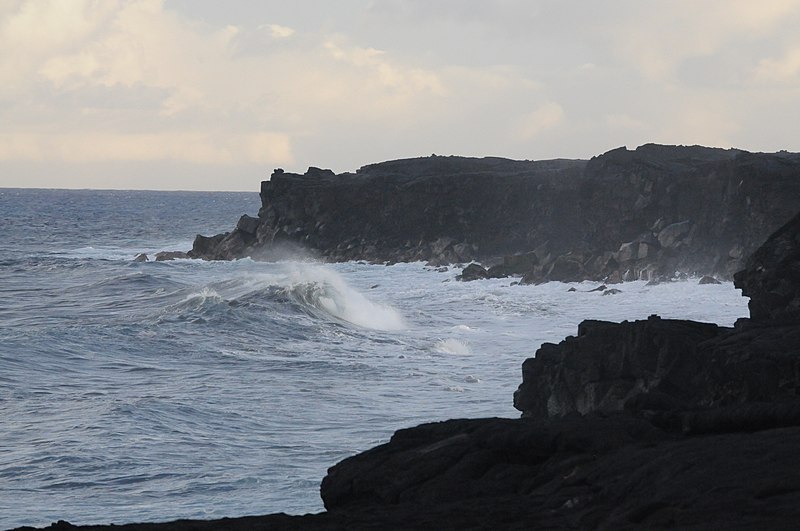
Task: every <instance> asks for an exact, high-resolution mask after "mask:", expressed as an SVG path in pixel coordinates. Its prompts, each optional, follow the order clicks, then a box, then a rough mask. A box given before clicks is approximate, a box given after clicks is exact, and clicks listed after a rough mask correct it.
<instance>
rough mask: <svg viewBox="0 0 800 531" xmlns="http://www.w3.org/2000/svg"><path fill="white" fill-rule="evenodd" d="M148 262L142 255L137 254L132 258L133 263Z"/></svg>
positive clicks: (145, 256) (144, 255)
mask: <svg viewBox="0 0 800 531" xmlns="http://www.w3.org/2000/svg"><path fill="white" fill-rule="evenodd" d="M148 260H150V259H149V258H148V257H147V255H146V254H144V253H139V254H137V255H136V256H135V257H134V258H133V261H134V262H147V261H148Z"/></svg>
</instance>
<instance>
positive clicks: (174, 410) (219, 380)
mask: <svg viewBox="0 0 800 531" xmlns="http://www.w3.org/2000/svg"><path fill="white" fill-rule="evenodd" d="M258 208H259V199H258V195H257V194H254V193H188V192H119V191H86V190H84V191H63V190H18V189H0V528H9V527H15V526H21V525H46V524H49V523H50V522H53V521H55V520H58V519H65V520H68V521H70V522H72V523H75V524H101V523H118V524H119V523H125V522H132V521H164V520H172V519H177V518H217V517H224V516H242V515H249V514H266V513H270V512H280V511H283V512H288V513H296V514H301V513H306V512H316V511H320V510H322V509H323V506H322V502H321V500H320V497H319V483H320V481H321V479H322V477H323V476H324V475H325V473H326V469H327V468H328V467H329V466H332V465H333V464H335V463H336V462H337V461H339V460H341V459H343V458H345V457H347V456H349V455H352V454H354V453H356V452H359V451H362V450H366V449H368V448H370V447H373V446H375V445H378V444H381V443H383V442H386V441H387V440H388V439H389V437H390V436H391V434H392V433H393V432H394V431H395V430H397V429H400V428H405V427H409V426H413V425H416V424H419V423H423V422H429V421H437V420H443V419H448V418H463V417H485V416H499V417H517V416H518V415H519V412H518V411H516V410H515V409H514V408H513V407H512V393H513V391H514V389H515V388H516V387H517V386H518V385H519V383H520V381H521V375H520V367H521V364H522V362H523V361H524V360H525V359H526V358H528V357H531V356H532V355H533V354H534V352H535V351H536V349H537V348H538V347H539V346H540V345H541V344H542V343H543V342H547V341H549V342H558V341H560V340H561V339H563V338H564V337H565V336H567V335H571V334H575V332H576V328H577V325H578V323H579V322H580V321H581V320H583V319H588V318H593V319H607V320H614V321H620V320H625V319H628V320H631V319H642V318H646V317H647V316H648V315H650V314H654V313H655V314H659V315H661V316H662V317H665V318H686V319H695V320H699V321H708V322H715V323H719V324H722V325H731V324H733V322H734V321H735V320H736V319H737V318H739V317H742V316H746V315H747V306H746V303H747V300H746V299H745V298H743V297H741V294H740V292H739V291H738V290H736V289H734V287H733V285H732V284H730V283H724V284H721V285H702V286H701V285H698V284H697V279H689V280H687V281H683V282H676V283H670V284H663V285H657V286H646V285H645V284H644V283H643V282H631V283H626V284H623V285H621V286H617V287H618V288H619V289H621V290H622V292H621V293H619V294H616V295H613V296H603V295H602V294H601V293H597V292H589V290H590V289H592V288H594V287H595V284H592V283H580V284H562V283H548V284H544V285H540V286H515V285H511V284H512V282H513V279H498V280H481V281H474V282H469V283H462V282H457V281H456V280H455V277H456V275H457V274H458V273H459V269H458V268H450V269H448V270H447V271H445V272H437V271H435V270H433V269H432V268H427V267H425V265H424V264H421V263H412V264H397V265H392V266H383V265H369V264H364V263H354V262H351V263H342V264H320V263H313V262H310V261H308V262H302V261H301V262H281V263H259V262H254V261H252V260H249V259H245V260H238V261H232V262H203V261H194V260H176V261H172V262H147V263H138V262H134V261H133V260H132V259H133V258H134V256H135V255H136V254H138V253H140V252H145V253H148V254H150V256H151V258H152V256H153V255H154V253H155V252H157V251H161V250H187V249H189V248H190V247H191V241H192V239H193V237H194V236H195V234H197V233H203V234H206V235H210V234H215V233H218V232H222V231H225V230H229V229H230V228H231V227H232V226H234V224H235V222H236V220H237V219H238V217H239V215H241V214H243V213H248V214H251V215H255V213H256V212H257V211H258ZM570 287H574V288H576V289H577V291H574V292H570V291H568V289H569V288H570Z"/></svg>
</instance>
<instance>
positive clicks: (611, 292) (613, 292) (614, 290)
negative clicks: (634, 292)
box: [603, 288, 622, 295]
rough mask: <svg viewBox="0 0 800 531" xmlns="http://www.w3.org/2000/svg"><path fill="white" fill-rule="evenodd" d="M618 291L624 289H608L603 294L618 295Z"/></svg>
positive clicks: (620, 291)
mask: <svg viewBox="0 0 800 531" xmlns="http://www.w3.org/2000/svg"><path fill="white" fill-rule="evenodd" d="M617 293H622V290H621V289H616V288H611V289H607V290H605V291H604V292H603V295H616V294H617Z"/></svg>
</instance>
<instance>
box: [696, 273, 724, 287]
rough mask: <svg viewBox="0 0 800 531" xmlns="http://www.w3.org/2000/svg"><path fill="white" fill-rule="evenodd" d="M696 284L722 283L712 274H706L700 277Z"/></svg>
mask: <svg viewBox="0 0 800 531" xmlns="http://www.w3.org/2000/svg"><path fill="white" fill-rule="evenodd" d="M698 284H699V285H701V286H702V285H703V284H722V282H720V281H719V280H717V279H716V278H714V277H712V276H709V275H706V276H704V277H702V278H701V279H700V281H699V282H698Z"/></svg>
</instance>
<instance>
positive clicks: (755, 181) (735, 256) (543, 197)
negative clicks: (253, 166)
mask: <svg viewBox="0 0 800 531" xmlns="http://www.w3.org/2000/svg"><path fill="white" fill-rule="evenodd" d="M261 200H262V208H261V210H260V212H259V217H258V218H253V217H250V216H243V217H242V219H240V220H239V223H238V225H237V228H236V229H235V230H233V231H232V232H230V233H227V234H224V235H219V236H216V237H213V238H207V237H202V236H198V238H197V240H196V242H195V245H194V248H193V249H192V251H191V254H192V256H194V257H198V258H206V259H230V258H238V257H242V256H253V257H254V258H261V259H273V258H281V257H283V256H284V254H285V253H286V252H287V251H286V248H287V246H289V247H290V249H291V252H292V253H293V254H296V253H297V252H298V247H301V248H303V249H305V250H306V251H307V252H309V253H311V254H312V255H315V256H321V257H323V258H325V259H328V260H334V261H341V260H356V259H358V260H361V259H363V260H370V261H378V262H385V261H388V262H396V261H414V260H425V261H429V262H431V263H433V264H437V265H438V264H444V263H458V262H469V261H471V260H474V259H479V260H482V261H487V262H492V263H497V262H498V261H500V260H502V261H503V263H502V265H503V266H504V267H505V269H495V271H494V272H493V273H492V274H491V275H490V276H493V277H497V276H504V275H520V276H524V277H525V278H524V282H528V283H530V282H545V281H548V280H564V281H570V280H584V279H593V280H605V279H607V278H610V277H612V276H615V277H618V278H619V279H620V280H623V279H636V278H645V279H651V278H657V277H662V276H671V275H673V274H674V273H675V271H683V272H686V273H697V274H714V275H717V276H720V277H723V278H730V276H731V274H732V273H733V272H734V271H737V270H738V269H740V268H741V267H742V265H743V260H744V257H746V256H747V255H748V254H749V253H751V252H752V251H753V250H754V249H755V248H756V247H757V246H758V245H760V244H761V242H763V241H764V239H765V238H766V237H767V236H768V235H769V234H770V233H771V232H772V231H774V230H775V229H777V228H778V227H779V226H780V225H781V224H783V223H785V222H786V220H788V219H789V218H790V217H791V216H792V215H793V214H794V213H795V209H796V205H797V204H800V155H796V154H790V153H783V152H781V153H776V154H762V153H758V154H755V153H748V152H744V151H739V150H722V149H712V148H704V147H699V146H693V147H682V146H660V145H654V144H647V145H644V146H641V147H639V148H637V149H636V150H635V151H629V150H627V149H625V148H620V149H616V150H613V151H609V152H608V153H605V154H603V155H600V156H598V157H595V158H593V159H591V160H589V161H580V160H552V161H512V160H507V159H500V158H484V159H474V158H462V157H438V156H432V157H427V158H418V159H407V160H398V161H392V162H384V163H380V164H373V165H369V166H365V167H363V168H361V169H359V170H358V171H357V172H356V173H354V174H351V173H344V174H341V175H336V174H334V173H333V172H331V171H330V170H322V169H319V168H309V170H308V171H307V172H306V173H305V174H304V175H299V174H293V173H285V172H283V171H282V170H276V171H275V173H273V175H272V177H271V179H270V180H269V181H264V182H263V183H262V185H261ZM514 255H518V256H514ZM503 256H507V259H503V258H502V257H503ZM489 265H492V264H489Z"/></svg>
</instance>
